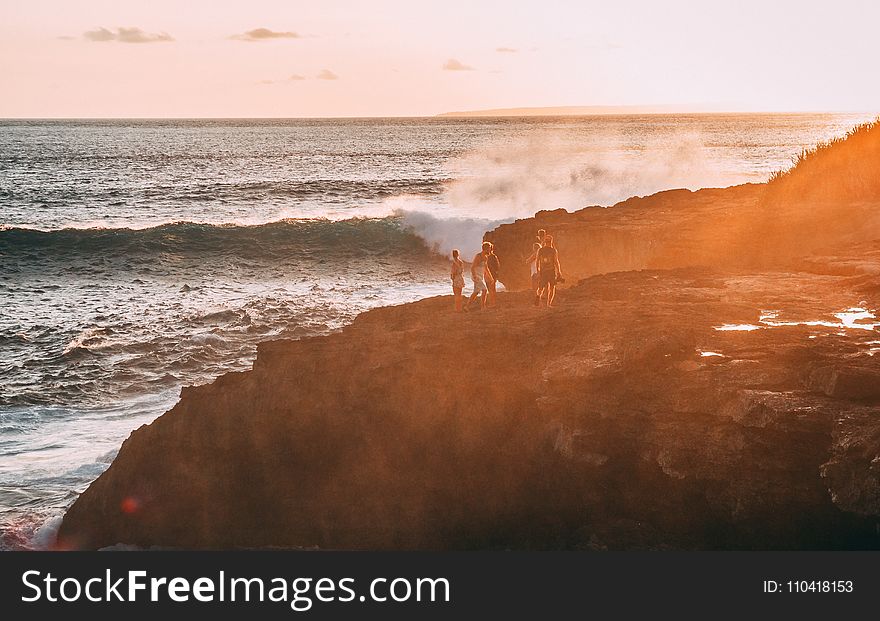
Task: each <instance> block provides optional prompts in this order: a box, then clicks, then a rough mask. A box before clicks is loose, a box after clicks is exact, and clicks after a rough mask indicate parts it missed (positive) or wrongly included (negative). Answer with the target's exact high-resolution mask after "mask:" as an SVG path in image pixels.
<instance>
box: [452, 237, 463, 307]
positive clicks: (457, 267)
mask: <svg viewBox="0 0 880 621" xmlns="http://www.w3.org/2000/svg"><path fill="white" fill-rule="evenodd" d="M463 272H464V261H462V260H461V257H460V256H459V254H458V248H456V249H454V250H453V251H452V273H451V274H450V275H451V277H452V295H453V297H454V298H455V312H456V313H460V312H461V301H462V300H461V292H462V291H463V290H464V273H463Z"/></svg>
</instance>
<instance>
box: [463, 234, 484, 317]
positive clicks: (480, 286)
mask: <svg viewBox="0 0 880 621" xmlns="http://www.w3.org/2000/svg"><path fill="white" fill-rule="evenodd" d="M489 245H490V244H489V242H483V248H482V250H480V252H478V253H477V254H475V255H474V260H473V261H472V262H471V279H472V280H473V281H474V292H473V293H471V297H470V299H469V300H468V303H467V306H465V307H464V309H465V310H466V311H467V310H470V307H471V304H473V302H474V300H476V299H477V297H479V298H480V310H483V309H485V308H486V294H487V293H488V291H489V289H488V288H487V287H486V281H485V278H484V273H485V271H486V257H487V256H488V255H489Z"/></svg>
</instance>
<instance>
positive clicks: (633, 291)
mask: <svg viewBox="0 0 880 621" xmlns="http://www.w3.org/2000/svg"><path fill="white" fill-rule="evenodd" d="M762 192H763V187H762V186H740V187H735V188H729V189H726V190H704V191H701V192H688V191H683V190H682V191H674V192H664V193H660V194H658V195H655V196H652V197H647V198H644V199H631V200H630V201H626V202H625V203H623V204H621V205H619V206H616V207H614V208H609V209H599V208H589V209H586V210H583V211H581V212H577V213H574V214H569V213H565V212H562V213H560V212H552V213H542V214H539V215H538V216H537V217H536V218H535V219H529V220H524V221H519V222H517V223H514V224H511V225H505V226H502V227H500V228H499V229H497V230H495V231H492V232H490V233H489V234H488V235H487V237H488V238H490V239H492V240H493V241H494V242H496V245H497V251H498V253H499V254H500V255H501V256H502V261H503V265H504V266H508V267H509V269H507V268H505V272H504V274H505V276H504V277H505V278H506V279H507V280H505V284H507V285H508V286H509V287H510V288H511V289H516V288H518V287H521V286H523V285H524V283H525V278H526V277H527V275H528V272H527V270H525V268H524V266H523V269H522V270H519V269H518V267H519V265H520V264H519V263H517V260H516V257H517V255H518V254H521V253H522V252H524V251H525V250H527V249H528V245H529V243H530V242H531V240H532V238H533V236H534V232H535V230H536V229H537V228H541V227H544V228H547V229H549V230H550V231H551V232H552V233H554V234H555V235H556V237H557V240H558V242H559V243H558V245H559V248H560V252H561V254H562V261H563V268H564V269H565V270H566V271H567V276H568V280H569V283H572V286H570V287H569V288H567V289H564V290H562V291H560V293H559V299H558V305H557V307H556V308H554V309H545V308H536V307H534V306H533V305H532V297H531V294H530V293H529V292H521V293H516V292H508V293H502V294H500V295H499V302H498V307H497V308H495V309H490V310H487V311H483V312H475V313H470V314H466V315H457V314H454V313H453V312H452V310H451V306H452V301H451V298H449V297H441V298H433V299H428V300H423V301H420V302H417V303H413V304H407V305H403V306H397V307H388V308H382V309H377V310H374V311H370V312H367V313H364V314H363V315H361V316H359V317H358V318H357V319H356V320H355V322H354V323H353V324H352V325H350V326H348V327H346V328H345V329H344V330H342V331H341V332H339V333H335V334H331V335H329V336H323V337H316V338H306V339H302V340H299V341H287V342H285V341H276V342H268V343H264V344H262V345H261V347H260V349H259V354H258V357H257V359H256V362H255V363H254V368H253V370H252V371H248V372H244V373H231V374H228V375H225V376H222V377H220V378H218V379H217V380H216V381H215V382H213V383H212V384H210V385H205V386H200V387H195V388H188V389H185V390H184V391H183V392H182V395H181V399H180V401H179V403H178V404H177V405H176V406H175V407H174V408H173V409H172V410H170V411H169V412H167V413H165V414H164V415H163V416H161V417H159V418H158V419H157V420H156V421H155V422H153V423H152V424H150V425H147V426H144V427H141V428H140V429H138V430H136V431H135V432H133V433H132V435H131V436H130V437H129V439H128V440H127V441H126V442H125V444H124V445H123V446H122V448H121V450H120V452H119V455H118V456H117V458H116V459H115V460H114V462H113V464H112V465H111V466H110V468H109V469H108V470H107V471H106V472H105V473H104V474H103V475H101V477H99V478H98V479H97V480H96V481H95V482H94V483H93V484H92V485H91V486H90V487H89V488H88V489H87V490H86V491H85V492H84V493H83V494H82V495H81V496H80V498H79V499H78V500H77V501H76V502H75V503H74V505H73V506H72V507H71V509H70V510H69V512H68V513H67V515H66V516H65V518H64V522H63V524H62V526H61V529H60V532H59V545H60V546H62V547H74V548H100V547H103V546H109V545H113V544H117V543H126V544H136V545H141V546H179V547H186V548H191V547H196V548H235V547H262V546H281V547H293V548H301V547H315V546H317V547H320V548H346V549H474V548H479V549H485V548H520V549H522V548H526V549H560V548H561V549H609V548H610V549H631V548H651V549H663V548H698V549H716V548H721V549H737V548H746V549H751V548H761V549H765V548H786V549H792V548H811V549H820V548H880V534H878V533H880V530H878V524H880V331H878V329H877V328H878V325H880V324H877V321H878V320H877V319H873V318H872V316H871V315H872V312H873V310H874V309H877V308H880V226H878V221H877V216H876V215H875V214H877V213H880V210H878V208H877V207H878V204H880V203H876V202H875V203H869V202H851V203H847V204H845V205H835V206H832V205H828V206H824V207H823V206H817V205H812V206H811V209H809V210H803V209H801V210H800V211H792V210H793V209H794V208H793V207H783V206H781V203H780V207H779V210H778V211H776V212H773V211H772V210H770V211H768V206H767V204H766V202H765V201H764V199H763V198H762V197H763V194H762ZM774 213H775V215H773V214H774ZM575 277H582V278H584V280H582V281H581V282H579V283H575V280H576V278H575ZM855 309H862V310H855ZM863 311H864V312H863Z"/></svg>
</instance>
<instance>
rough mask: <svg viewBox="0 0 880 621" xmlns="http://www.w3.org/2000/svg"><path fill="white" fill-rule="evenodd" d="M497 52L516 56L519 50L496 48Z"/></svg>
mask: <svg viewBox="0 0 880 621" xmlns="http://www.w3.org/2000/svg"><path fill="white" fill-rule="evenodd" d="M495 51H496V52H501V53H502V54H515V53H516V52H518V51H519V50H518V49H516V48H515V47H496V48H495Z"/></svg>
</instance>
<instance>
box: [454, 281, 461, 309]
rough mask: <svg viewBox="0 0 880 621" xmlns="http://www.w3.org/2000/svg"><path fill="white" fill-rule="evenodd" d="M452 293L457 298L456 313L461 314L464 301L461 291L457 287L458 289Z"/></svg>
mask: <svg viewBox="0 0 880 621" xmlns="http://www.w3.org/2000/svg"><path fill="white" fill-rule="evenodd" d="M452 291H453V295H454V297H455V312H456V313H460V312H461V303H462V300H461V289H459V288H457V287H456V288H455V289H453V290H452Z"/></svg>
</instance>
